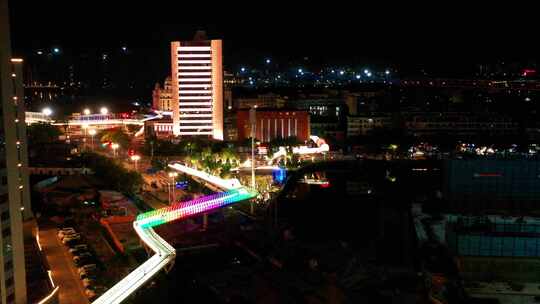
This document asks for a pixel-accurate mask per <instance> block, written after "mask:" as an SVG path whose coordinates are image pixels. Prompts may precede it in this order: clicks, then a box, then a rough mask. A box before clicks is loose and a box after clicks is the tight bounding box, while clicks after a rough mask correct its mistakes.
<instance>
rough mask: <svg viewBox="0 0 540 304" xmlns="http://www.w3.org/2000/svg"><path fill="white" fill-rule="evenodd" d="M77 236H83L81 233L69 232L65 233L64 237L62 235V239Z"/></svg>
mask: <svg viewBox="0 0 540 304" xmlns="http://www.w3.org/2000/svg"><path fill="white" fill-rule="evenodd" d="M76 236H81V234H80V233H77V232H75V233H68V234H63V235H62V237H60V241H63V240H64V239H65V238H72V237H76Z"/></svg>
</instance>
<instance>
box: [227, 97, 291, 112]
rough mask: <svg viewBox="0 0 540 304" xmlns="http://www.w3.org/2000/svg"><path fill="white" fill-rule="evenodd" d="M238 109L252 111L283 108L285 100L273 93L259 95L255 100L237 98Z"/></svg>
mask: <svg viewBox="0 0 540 304" xmlns="http://www.w3.org/2000/svg"><path fill="white" fill-rule="evenodd" d="M234 101H235V104H236V108H237V109H250V108H252V107H255V106H257V107H259V108H282V107H284V106H285V99H283V98H281V96H279V95H277V94H273V93H268V94H259V95H257V97H253V98H236V99H235V100H234Z"/></svg>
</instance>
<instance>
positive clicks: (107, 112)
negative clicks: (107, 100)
mask: <svg viewBox="0 0 540 304" xmlns="http://www.w3.org/2000/svg"><path fill="white" fill-rule="evenodd" d="M99 112H100V113H101V114H103V115H107V114H109V109H107V108H106V107H102V108H101V109H99Z"/></svg>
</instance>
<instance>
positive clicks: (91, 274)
mask: <svg viewBox="0 0 540 304" xmlns="http://www.w3.org/2000/svg"><path fill="white" fill-rule="evenodd" d="M85 266H86V265H85ZM96 276H97V272H96V271H95V270H83V271H82V272H80V273H79V277H80V278H81V280H83V279H95V278H96Z"/></svg>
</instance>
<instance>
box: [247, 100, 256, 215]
mask: <svg viewBox="0 0 540 304" xmlns="http://www.w3.org/2000/svg"><path fill="white" fill-rule="evenodd" d="M256 109H257V105H254V106H253V107H252V108H251V109H250V110H249V122H250V123H251V188H252V189H253V190H255V188H256V185H255V135H256V134H257V132H256V128H257V119H256ZM249 209H250V212H251V214H252V215H253V214H254V213H255V206H253V200H252V201H251V203H250V205H249Z"/></svg>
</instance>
